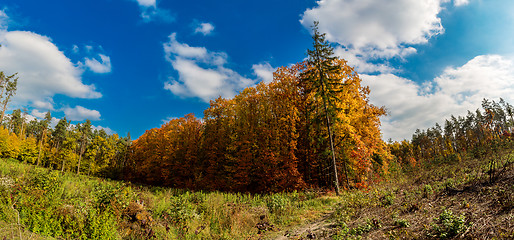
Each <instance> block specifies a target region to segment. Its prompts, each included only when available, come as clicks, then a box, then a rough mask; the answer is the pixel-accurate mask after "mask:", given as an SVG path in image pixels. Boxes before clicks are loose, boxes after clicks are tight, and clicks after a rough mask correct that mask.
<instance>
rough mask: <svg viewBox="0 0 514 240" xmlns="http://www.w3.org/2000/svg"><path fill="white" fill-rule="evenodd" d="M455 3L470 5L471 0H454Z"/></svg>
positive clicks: (457, 4)
mask: <svg viewBox="0 0 514 240" xmlns="http://www.w3.org/2000/svg"><path fill="white" fill-rule="evenodd" d="M453 4H454V5H455V6H457V7H458V6H464V5H468V4H469V0H454V1H453Z"/></svg>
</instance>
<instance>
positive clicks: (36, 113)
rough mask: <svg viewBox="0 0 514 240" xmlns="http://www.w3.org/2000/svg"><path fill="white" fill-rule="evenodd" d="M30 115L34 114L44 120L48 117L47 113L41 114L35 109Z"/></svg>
mask: <svg viewBox="0 0 514 240" xmlns="http://www.w3.org/2000/svg"><path fill="white" fill-rule="evenodd" d="M30 114H32V115H33V116H34V117H36V118H39V119H43V118H45V116H46V112H40V111H38V110H37V109H33V110H32V111H31V112H30Z"/></svg>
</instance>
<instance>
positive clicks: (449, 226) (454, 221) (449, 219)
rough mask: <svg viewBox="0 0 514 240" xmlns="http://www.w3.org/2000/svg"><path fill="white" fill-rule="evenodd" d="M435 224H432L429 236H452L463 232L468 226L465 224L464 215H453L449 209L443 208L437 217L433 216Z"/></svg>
mask: <svg viewBox="0 0 514 240" xmlns="http://www.w3.org/2000/svg"><path fill="white" fill-rule="evenodd" d="M434 221H435V222H436V223H435V224H432V232H431V233H430V234H429V236H430V237H438V238H443V239H445V238H452V237H455V236H457V235H458V234H460V233H462V232H464V231H465V230H466V229H467V228H468V226H467V225H466V217H465V216H464V215H460V216H456V215H453V212H452V211H451V210H444V211H443V212H442V213H441V214H440V215H439V218H435V219H434Z"/></svg>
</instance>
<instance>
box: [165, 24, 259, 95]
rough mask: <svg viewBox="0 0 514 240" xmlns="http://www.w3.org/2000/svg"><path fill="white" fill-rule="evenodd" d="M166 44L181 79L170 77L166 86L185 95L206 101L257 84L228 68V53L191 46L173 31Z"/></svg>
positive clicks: (167, 57) (169, 57)
mask: <svg viewBox="0 0 514 240" xmlns="http://www.w3.org/2000/svg"><path fill="white" fill-rule="evenodd" d="M169 38H170V41H169V42H167V43H165V44H164V46H163V47H164V52H165V54H166V60H167V61H168V62H169V63H170V64H171V66H172V67H173V68H174V69H175V70H176V71H177V72H178V75H179V79H178V80H176V79H173V78H170V80H169V81H168V82H166V83H165V84H164V89H166V90H170V91H171V92H172V93H173V94H175V95H177V96H181V97H198V98H200V99H202V100H203V101H205V102H208V101H209V100H211V99H214V98H217V97H218V96H222V97H233V96H235V95H236V93H237V92H238V91H240V90H242V89H244V88H246V87H249V86H252V85H254V84H255V81H254V80H251V79H247V78H244V77H242V76H241V75H239V74H238V73H237V72H235V71H233V70H231V69H228V68H226V67H225V66H224V65H225V64H226V63H227V58H228V57H227V55H226V54H225V53H222V52H211V51H208V50H207V49H205V48H203V47H191V46H189V45H187V44H184V43H180V42H178V41H177V40H176V34H175V33H173V34H171V35H170V37H169Z"/></svg>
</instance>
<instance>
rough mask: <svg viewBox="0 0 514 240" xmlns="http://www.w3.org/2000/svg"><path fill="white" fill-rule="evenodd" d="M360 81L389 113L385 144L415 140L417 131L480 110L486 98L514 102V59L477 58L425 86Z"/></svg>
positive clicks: (388, 77)
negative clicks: (387, 140) (391, 140)
mask: <svg viewBox="0 0 514 240" xmlns="http://www.w3.org/2000/svg"><path fill="white" fill-rule="evenodd" d="M361 77H362V79H363V84H365V85H368V86H370V89H371V94H370V101H371V102H372V103H373V104H375V105H378V106H385V107H386V108H387V109H388V114H389V115H388V116H386V117H384V118H383V119H382V123H383V124H382V130H383V133H384V139H389V138H392V139H393V140H402V139H410V138H411V137H412V134H413V133H414V131H415V130H416V129H418V128H419V129H426V128H429V127H433V126H434V125H435V123H440V124H443V123H444V120H445V119H448V118H449V117H450V116H451V115H452V114H453V115H455V116H459V115H465V114H466V113H467V111H468V110H470V111H474V110H476V109H477V108H480V106H481V102H482V99H484V98H488V99H493V100H498V99H499V98H503V99H505V100H506V101H507V102H514V60H513V59H509V58H505V57H502V56H499V55H482V56H477V57H475V58H473V59H472V60H470V61H469V62H467V63H466V64H464V65H463V66H461V67H449V68H447V69H446V70H444V72H443V73H442V74H441V75H440V76H438V77H436V78H435V79H433V80H432V81H429V82H427V83H425V84H422V85H420V84H418V83H415V82H413V81H411V80H409V79H405V78H401V77H398V76H395V75H393V74H380V75H375V76H373V75H366V74H364V75H361ZM427 86H428V88H427Z"/></svg>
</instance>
